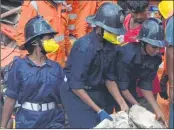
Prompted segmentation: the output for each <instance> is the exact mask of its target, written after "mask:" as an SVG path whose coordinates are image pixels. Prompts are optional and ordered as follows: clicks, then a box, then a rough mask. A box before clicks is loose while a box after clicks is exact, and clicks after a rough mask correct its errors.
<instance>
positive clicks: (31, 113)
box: [1, 16, 65, 129]
mask: <svg viewBox="0 0 174 130" xmlns="http://www.w3.org/2000/svg"><path fill="white" fill-rule="evenodd" d="M55 34H57V33H56V32H55V31H54V30H52V28H51V27H50V25H48V24H47V22H46V21H44V19H43V18H42V17H41V16H36V17H34V18H32V19H31V20H29V22H28V23H27V24H26V26H25V41H26V43H25V48H26V50H27V51H28V52H29V55H27V56H26V57H24V58H23V59H22V58H20V57H15V58H14V61H13V64H12V66H11V68H10V71H9V77H8V83H7V85H8V89H7V91H6V95H7V99H6V101H5V105H4V109H3V115H2V124H1V128H6V126H7V122H8V120H9V118H10V116H11V113H12V110H13V108H14V105H15V103H16V101H18V102H19V103H20V104H21V107H20V109H19V111H18V112H17V114H16V128H32V129H35V128H63V127H64V121H65V119H64V112H63V109H62V107H61V105H59V107H58V104H60V98H59V87H60V85H61V84H62V81H63V77H64V75H63V70H62V68H61V67H60V66H59V64H58V63H56V62H54V61H51V60H49V59H47V57H46V54H47V53H54V52H56V51H57V49H58V48H59V46H58V44H57V43H56V42H55V41H54V39H53V36H54V35H55Z"/></svg>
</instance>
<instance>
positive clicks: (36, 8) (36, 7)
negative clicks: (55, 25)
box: [30, 0, 39, 14]
mask: <svg viewBox="0 0 174 130" xmlns="http://www.w3.org/2000/svg"><path fill="white" fill-rule="evenodd" d="M30 4H31V5H32V6H33V8H34V9H35V10H36V12H37V14H39V8H38V5H37V3H36V1H34V0H33V1H31V3H30Z"/></svg>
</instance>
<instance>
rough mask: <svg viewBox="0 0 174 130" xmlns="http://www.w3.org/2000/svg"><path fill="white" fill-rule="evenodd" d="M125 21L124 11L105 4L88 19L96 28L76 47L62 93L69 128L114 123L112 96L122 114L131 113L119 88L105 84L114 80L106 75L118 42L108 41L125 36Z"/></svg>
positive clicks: (76, 44) (72, 53)
mask: <svg viewBox="0 0 174 130" xmlns="http://www.w3.org/2000/svg"><path fill="white" fill-rule="evenodd" d="M123 20H124V16H123V10H122V9H121V7H119V6H118V5H114V4H111V3H104V4H103V5H101V7H100V8H99V9H98V11H97V13H96V14H95V15H93V16H88V17H87V21H88V23H90V24H93V25H95V26H96V27H94V29H93V31H92V32H90V33H89V34H87V35H85V36H84V37H82V38H80V39H78V40H77V41H76V42H75V43H74V46H73V48H72V50H71V52H70V56H69V58H68V61H67V64H66V67H65V68H64V72H65V74H66V77H65V78H64V83H63V85H62V86H61V89H60V94H61V99H62V103H63V105H64V107H65V111H66V113H67V116H68V121H69V124H70V128H93V127H95V126H96V125H97V124H98V123H99V122H100V121H102V120H104V119H109V120H112V118H111V117H110V116H109V113H108V112H107V111H105V109H106V107H107V105H108V104H107V103H108V102H107V96H108V94H109V92H110V93H111V94H112V96H113V97H114V99H115V102H117V103H118V104H119V105H120V107H121V109H122V110H125V111H126V110H128V106H127V104H126V102H125V101H124V99H123V97H122V96H121V94H120V92H119V90H118V88H117V87H115V86H112V85H110V84H108V83H106V81H107V80H111V79H112V78H114V79H115V77H114V76H112V75H110V74H108V73H107V70H108V68H109V64H110V62H111V60H112V57H113V56H115V55H114V54H115V45H114V42H113V41H115V40H111V39H110V38H108V37H109V36H113V35H115V37H116V35H122V34H124V32H125V30H124V28H123ZM106 34H107V35H106ZM108 35H109V36H108ZM112 42H113V43H112ZM105 84H106V85H105ZM108 90H109V92H108Z"/></svg>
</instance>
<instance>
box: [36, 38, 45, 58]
mask: <svg viewBox="0 0 174 130" xmlns="http://www.w3.org/2000/svg"><path fill="white" fill-rule="evenodd" d="M36 41H37V42H38V43H39V46H40V48H41V52H42V54H44V55H46V54H47V53H46V51H45V49H44V47H43V45H42V42H41V39H40V38H38V39H36Z"/></svg>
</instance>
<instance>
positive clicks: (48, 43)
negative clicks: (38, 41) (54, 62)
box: [42, 38, 59, 53]
mask: <svg viewBox="0 0 174 130" xmlns="http://www.w3.org/2000/svg"><path fill="white" fill-rule="evenodd" d="M42 45H43V48H44V50H45V52H46V53H55V52H57V50H58V49H59V44H57V43H56V41H55V40H54V39H53V38H52V39H49V40H44V41H43V44H42Z"/></svg>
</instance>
